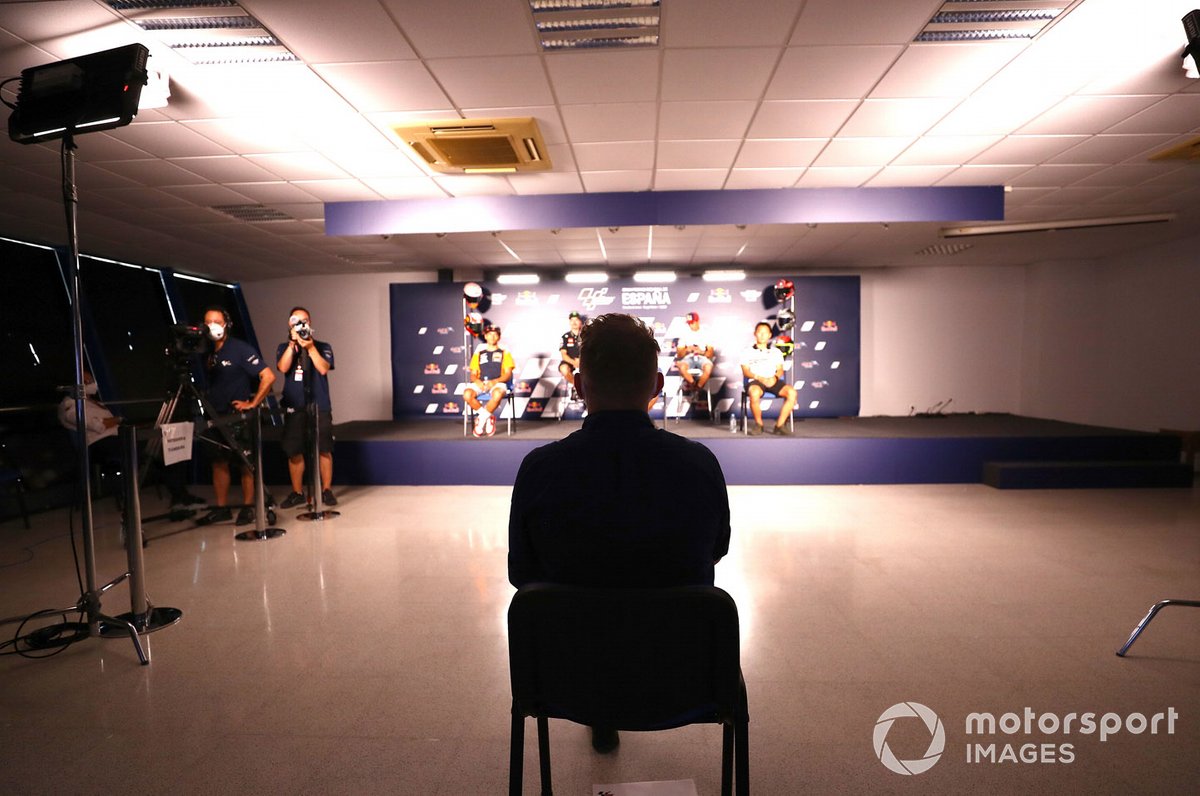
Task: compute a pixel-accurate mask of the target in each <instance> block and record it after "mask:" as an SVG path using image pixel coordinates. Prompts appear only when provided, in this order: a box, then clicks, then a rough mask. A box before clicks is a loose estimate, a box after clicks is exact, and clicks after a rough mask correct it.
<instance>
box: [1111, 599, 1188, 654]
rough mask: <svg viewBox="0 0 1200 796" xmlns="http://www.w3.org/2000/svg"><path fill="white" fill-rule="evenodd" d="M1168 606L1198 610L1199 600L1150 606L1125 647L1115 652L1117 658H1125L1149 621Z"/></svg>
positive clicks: (1165, 602)
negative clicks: (1182, 606) (1181, 606)
mask: <svg viewBox="0 0 1200 796" xmlns="http://www.w3.org/2000/svg"><path fill="white" fill-rule="evenodd" d="M1168 605H1184V606H1188V607H1191V608H1200V600H1161V601H1159V602H1156V603H1155V604H1154V605H1152V606H1150V611H1149V613H1147V614H1146V616H1145V617H1143V618H1142V621H1140V622H1138V626H1137V627H1135V628H1134V629H1133V633H1132V634H1131V635H1130V636H1129V640H1128V641H1126V642H1125V646H1123V647H1121V649H1119V650H1117V657H1120V658H1124V657H1125V653H1126V652H1128V651H1129V648H1130V647H1132V646H1133V642H1135V641H1137V639H1138V636H1140V635H1142V631H1143V630H1145V629H1146V626H1147V625H1149V624H1150V620H1151V619H1153V618H1154V617H1155V615H1156V614H1158V612H1159V611H1161V610H1162V609H1164V608H1166V607H1167V606H1168Z"/></svg>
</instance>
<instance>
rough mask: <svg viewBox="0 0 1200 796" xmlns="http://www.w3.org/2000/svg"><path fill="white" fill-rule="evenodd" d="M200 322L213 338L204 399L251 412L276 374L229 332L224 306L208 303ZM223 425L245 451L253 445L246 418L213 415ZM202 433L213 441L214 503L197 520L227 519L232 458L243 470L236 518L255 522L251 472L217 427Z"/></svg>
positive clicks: (229, 515)
mask: <svg viewBox="0 0 1200 796" xmlns="http://www.w3.org/2000/svg"><path fill="white" fill-rule="evenodd" d="M204 327H205V329H206V330H207V332H208V337H209V339H210V340H211V341H212V351H211V353H209V355H208V362H207V371H208V396H207V397H208V401H209V403H210V404H211V405H212V407H213V409H214V410H215V411H217V412H221V413H226V412H249V411H250V410H252V409H256V408H257V407H258V405H259V404H261V403H262V402H263V401H264V400H266V398H267V396H268V395H269V394H270V392H271V385H272V384H274V383H275V374H274V373H272V372H271V368H270V367H268V366H267V365H265V364H263V361H262V357H260V356H259V354H258V351H256V350H254V346H252V345H250V344H249V343H247V342H245V341H244V340H239V339H237V338H236V337H230V336H229V330H230V329H231V328H233V322H232V320H231V319H230V317H229V313H228V312H226V311H225V308H224V307H219V306H211V307H209V308H207V309H206V310H205V311H204ZM213 420H215V421H217V422H223V423H225V424H226V425H227V431H228V433H229V436H230V437H232V438H233V439H234V440H235V441H236V443H237V445H239V446H240V447H241V448H242V450H243V451H248V450H250V449H251V440H250V438H251V432H250V429H249V427H248V425H247V422H246V421H245V420H244V419H243V420H236V421H233V422H229V421H228V420H227V419H226V420H224V421H222V420H220V419H219V418H213ZM204 436H205V437H206V438H207V439H208V440H209V441H210V442H212V443H213V445H212V446H211V448H212V451H213V455H212V479H213V494H214V496H215V498H216V507H215V508H213V510H212V511H210V512H209V513H208V514H206V515H205V516H204V517H202V518H201V519H200V520H198V522H199V524H201V525H208V524H211V523H214V522H227V521H229V520H230V519H232V517H233V515H232V512H230V510H229V509H228V508H227V507H226V502H227V500H228V498H229V485H230V483H231V481H232V474H231V471H230V464H231V463H237V465H238V467H239V469H240V470H241V482H242V498H243V500H242V504H243V505H242V509H241V511H239V512H238V516H237V524H238V525H250V524H252V523H253V522H254V509H253V508H251V506H252V505H253V504H254V473H253V472H251V471H250V470H249V469H248V468H246V467H244V466H243V464H242V456H241V455H240V453H239V452H238V451H235V450H230V449H229V446H228V445H227V444H226V441H225V439H224V438H223V437H222V435H221V433H220V431H219V430H218V429H217V428H210V429H208V430H207V431H206V432H205V433H204Z"/></svg>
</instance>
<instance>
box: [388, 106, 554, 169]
mask: <svg viewBox="0 0 1200 796" xmlns="http://www.w3.org/2000/svg"><path fill="white" fill-rule="evenodd" d="M392 129H393V130H394V131H395V132H396V135H398V136H400V139H401V140H402V141H404V143H406V144H408V145H409V146H410V147H412V150H413V151H414V152H416V153H417V154H418V155H419V156H420V157H421V159H422V160H424V161H425V162H426V163H428V164H429V167H430V168H431V169H433V170H434V171H440V172H444V173H446V174H511V173H514V172H521V171H548V170H550V168H552V165H553V164H551V162H550V157H549V155H548V154H547V153H546V144H545V142H544V141H543V140H542V133H541V131H540V130H538V126H537V120H536V119H533V118H530V117H523V118H518V119H459V120H451V121H438V122H420V123H416V124H400V125H396V126H395V127H393V128H392Z"/></svg>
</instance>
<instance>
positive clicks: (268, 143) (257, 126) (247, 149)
mask: <svg viewBox="0 0 1200 796" xmlns="http://www.w3.org/2000/svg"><path fill="white" fill-rule="evenodd" d="M183 125H184V127H187V128H188V129H190V130H194V131H196V132H197V133H199V134H200V135H202V136H204V137H205V138H207V139H209V140H211V141H215V142H216V143H217V144H219V145H221V146H223V147H225V148H226V149H228V150H229V151H231V152H237V153H238V154H241V155H255V154H260V153H268V152H298V151H301V150H306V149H308V145H307V144H305V143H304V140H303V139H302V138H301V137H300V135H299V131H297V130H296V129H295V127H293V126H292V125H291V124H288V123H286V122H285V121H283V120H280V119H274V118H272V117H270V116H263V117H257V118H255V117H246V118H240V119H199V120H196V121H187V122H184V123H183Z"/></svg>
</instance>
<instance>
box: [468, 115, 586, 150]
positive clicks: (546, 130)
mask: <svg viewBox="0 0 1200 796" xmlns="http://www.w3.org/2000/svg"><path fill="white" fill-rule="evenodd" d="M462 115H463V118H464V119H516V118H523V117H526V116H528V117H531V118H532V119H533V120H534V121H536V122H537V126H538V130H539V131H541V133H542V140H543V141H545V142H546V145H547V146H553V145H554V144H564V143H566V141H567V132H566V130H565V129H564V128H563V123H562V119H561V118H560V114H559V110H558V108H556V107H555V106H553V105H524V106H516V107H514V106H507V107H503V108H463V111H462Z"/></svg>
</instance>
